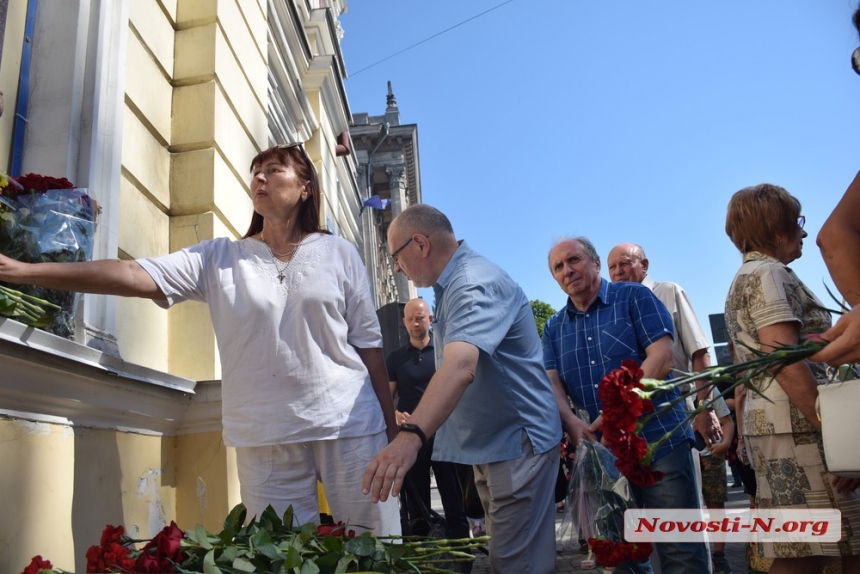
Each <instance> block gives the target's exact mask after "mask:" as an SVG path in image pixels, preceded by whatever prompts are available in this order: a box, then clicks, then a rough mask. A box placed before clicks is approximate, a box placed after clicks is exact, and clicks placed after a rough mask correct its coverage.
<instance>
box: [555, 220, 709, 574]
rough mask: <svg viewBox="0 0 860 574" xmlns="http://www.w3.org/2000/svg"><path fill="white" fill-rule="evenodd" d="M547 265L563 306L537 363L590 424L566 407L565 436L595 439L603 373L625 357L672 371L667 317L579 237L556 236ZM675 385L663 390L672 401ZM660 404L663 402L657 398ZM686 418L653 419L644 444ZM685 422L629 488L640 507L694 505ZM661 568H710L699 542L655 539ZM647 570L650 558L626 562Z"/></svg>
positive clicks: (658, 373)
mask: <svg viewBox="0 0 860 574" xmlns="http://www.w3.org/2000/svg"><path fill="white" fill-rule="evenodd" d="M549 269H550V272H551V273H552V276H553V278H555V280H556V281H557V282H558V284H559V287H561V289H562V291H564V292H565V293H567V295H568V301H567V305H566V306H565V307H564V308H563V309H562V310H561V311H559V312H558V313H556V314H555V315H554V316H553V317H552V318H550V319H549V320H548V321H547V322H546V325H545V326H544V335H543V349H544V367H545V368H546V371H547V374H548V375H549V378H550V381H551V382H552V384H553V389H554V390H555V392H556V394H557V395H559V394H563V393H566V394H568V395H569V396H570V397H571V398H572V399H573V401H574V403H576V404H577V405H580V406H582V407H583V408H585V410H587V411H588V415H589V417H590V419H591V421H590V423H589V422H587V421H583V420H581V419H579V418H578V417H577V416H576V415H575V414H574V413H573V412H572V411H566V412H562V413H561V417H562V427H563V428H564V430H565V431H566V432H567V433H568V435H569V436H570V437H571V439H572V440H574V441H578V440H579V439H580V438H586V439H591V440H596V439H597V438H598V434H599V432H600V431H599V429H600V424H601V420H600V418H599V415H600V411H601V405H600V400H599V399H598V396H597V388H598V386H599V385H600V381H601V380H602V379H603V377H604V376H605V375H606V374H608V373H609V372H611V371H612V370H613V369H616V368H618V367H620V366H621V362H622V361H623V360H625V359H633V360H635V361H636V362H638V363H639V364H640V365H641V368H642V370H643V372H644V376H645V377H646V378H651V379H665V378H666V377H667V376H668V375H669V373H670V371H671V370H672V338H673V337H674V329H673V326H672V317H671V316H670V315H669V312H668V311H667V310H666V307H665V305H663V304H662V303H661V302H660V301H659V299H657V297H655V296H654V294H653V293H652V292H651V290H650V289H648V288H647V287H645V286H644V285H641V284H639V283H610V282H609V281H607V280H605V279H603V278H601V276H600V256H599V255H598V254H597V250H596V249H595V248H594V245H593V244H592V243H591V242H590V241H589V240H588V239H587V238H585V237H577V238H569V239H563V240H561V241H559V242H558V243H556V244H555V246H554V247H553V248H552V249H551V250H550V253H549ZM677 393H678V391H672V392H671V393H669V394H668V395H665V396H664V398H663V400H665V401H671V400H672V399H673V398H675V397H677V396H678V394H677ZM661 402H662V401H661ZM685 418H686V413H685V411H684V409H683V407H682V406H681V405H678V406H676V407H675V408H674V409H672V410H670V411H669V412H667V413H665V414H662V415H660V416H657V417H654V418H653V419H652V420H651V421H650V422H649V423H648V424H647V425H646V426H645V429H644V433H643V434H644V436H645V438H646V439H647V440H648V442H649V443H653V442H655V441H657V440H658V439H659V438H660V437H661V436H663V435H664V434H666V433H667V432H669V431H670V430H672V429H674V428H675V427H676V426H677V425H678V424H680V423H681V422H682V421H683V420H684V419H685ZM692 445H693V435H692V431H691V429H690V427H689V425H685V426H684V427H682V429H680V430H679V431H676V432H675V433H674V435H673V436H672V438H671V439H670V440H669V441H667V442H666V443H664V444H663V445H662V446H661V448H659V449H658V450H657V454H656V456H655V457H654V462H653V463H652V464H651V468H652V469H654V470H656V471H661V472H663V473H664V474H665V476H664V478H663V479H662V480H660V481H658V482H656V483H655V484H654V485H653V486H651V487H649V488H641V487H637V486H633V485H631V486H632V489H633V494H634V497H635V498H636V502H637V504H638V505H639V507H640V508H699V497H698V492H697V486H696V481H695V467H694V466H693V458H692V456H691V454H690V449H691V447H692ZM656 548H657V554H658V556H659V558H660V570H661V572H663V574H681V573H685V572H709V571H710V567H711V565H710V562H711V561H710V559H709V555H708V554H709V553H708V549H707V546H706V545H705V544H704V542H702V543H661V544H656ZM626 565H627V566H629V567H631V568H633V570H634V571H638V572H651V566H650V563H647V562H645V563H639V564H629V563H628V564H626Z"/></svg>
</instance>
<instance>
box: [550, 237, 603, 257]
mask: <svg viewBox="0 0 860 574" xmlns="http://www.w3.org/2000/svg"><path fill="white" fill-rule="evenodd" d="M565 241H576V242H577V243H579V244H580V245H582V248H583V249H584V250H585V254H586V255H588V258H589V259H591V261H592V262H594V263H600V255H598V254H597V249H596V248H595V247H594V243H592V242H591V240H590V239H589V238H588V237H585V236H584V235H579V236H566V237H561V238H559V239H556V240H555V241H554V242H553V244H552V247H550V248H549V253H547V255H546V259H547V261H549V256H550V254H551V253H552V251H553V249H555V248H556V247H558V246H559V245H561V244H562V243H564V242H565Z"/></svg>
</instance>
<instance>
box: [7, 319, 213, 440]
mask: <svg viewBox="0 0 860 574" xmlns="http://www.w3.org/2000/svg"><path fill="white" fill-rule="evenodd" d="M0 417H5V418H14V419H24V420H31V421H36V422H49V423H55V424H65V425H70V426H86V427H95V428H108V429H117V430H121V431H126V432H140V433H145V434H155V435H161V434H167V435H176V434H186V433H191V432H203V431H215V430H220V429H221V386H220V381H207V382H196V381H192V380H190V379H185V378H182V377H177V376H175V375H171V374H169V373H163V372H160V371H156V370H154V369H149V368H146V367H142V366H140V365H135V364H132V363H127V362H125V361H123V360H122V359H119V358H117V357H114V356H111V355H108V354H105V353H102V352H101V351H98V350H96V349H92V348H90V347H87V346H85V345H81V344H80V343H75V342H74V341H69V340H67V339H63V338H62V337H57V336H55V335H51V334H49V333H45V332H44V331H40V330H38V329H34V328H32V327H27V326H25V325H23V324H21V323H18V322H17V321H13V320H12V319H5V318H0Z"/></svg>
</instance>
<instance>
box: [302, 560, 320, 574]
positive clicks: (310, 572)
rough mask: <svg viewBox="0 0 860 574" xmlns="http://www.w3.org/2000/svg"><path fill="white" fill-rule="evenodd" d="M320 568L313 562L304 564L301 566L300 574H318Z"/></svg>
mask: <svg viewBox="0 0 860 574" xmlns="http://www.w3.org/2000/svg"><path fill="white" fill-rule="evenodd" d="M319 572H320V567H319V566H317V565H316V564H315V563H313V562H305V563H303V564H302V569H301V574H319Z"/></svg>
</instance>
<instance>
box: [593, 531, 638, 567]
mask: <svg viewBox="0 0 860 574" xmlns="http://www.w3.org/2000/svg"><path fill="white" fill-rule="evenodd" d="M588 546H589V547H590V548H591V551H592V552H593V553H594V558H595V560H597V562H598V563H599V564H600V565H601V566H603V567H604V568H614V567H616V566H618V565H619V564H621V563H622V562H641V561H642V560H645V559H646V558H648V557H649V556H651V552H652V551H653V548H652V547H651V545H650V544H648V543H639V542H634V543H630V542H613V541H611V540H604V539H598V538H589V539H588Z"/></svg>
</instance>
